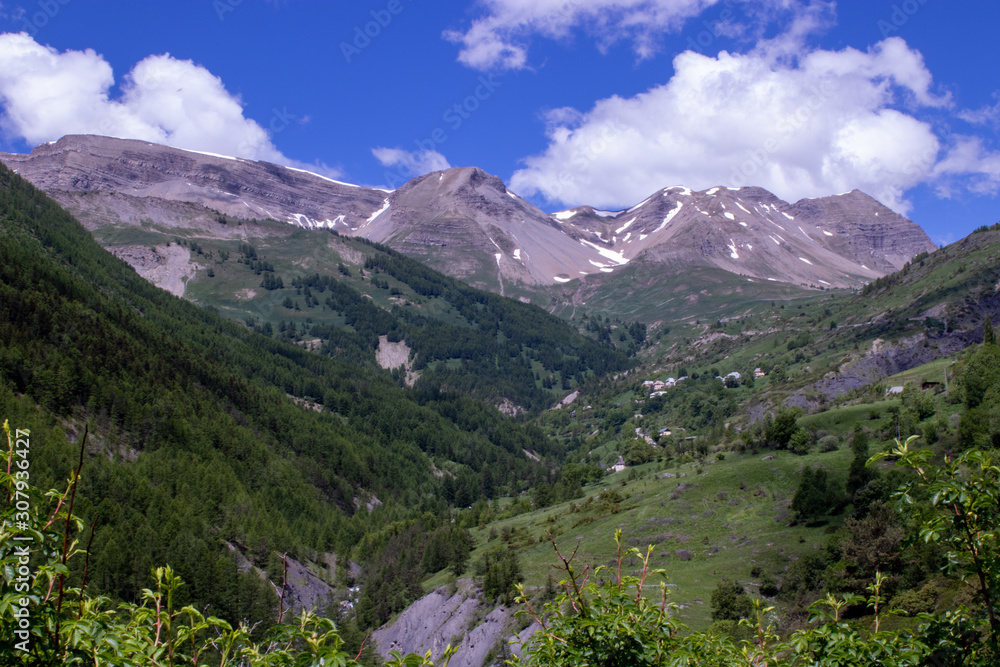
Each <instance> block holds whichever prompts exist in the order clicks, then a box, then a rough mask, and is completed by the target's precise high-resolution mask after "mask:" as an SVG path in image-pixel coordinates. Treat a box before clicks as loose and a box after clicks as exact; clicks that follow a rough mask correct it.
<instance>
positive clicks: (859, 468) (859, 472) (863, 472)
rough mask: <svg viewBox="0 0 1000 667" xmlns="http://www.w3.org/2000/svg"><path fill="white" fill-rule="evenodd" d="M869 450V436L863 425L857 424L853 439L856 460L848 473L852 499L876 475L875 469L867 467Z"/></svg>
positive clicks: (852, 462)
mask: <svg viewBox="0 0 1000 667" xmlns="http://www.w3.org/2000/svg"><path fill="white" fill-rule="evenodd" d="M868 449H869V448H868V435H867V434H866V433H865V432H864V430H863V429H862V428H861V424H855V425H854V437H853V438H852V439H851V450H852V451H853V452H854V459H853V460H852V461H851V467H850V469H849V470H848V472H847V493H848V494H849V495H850V496H851V497H853V496H854V494H855V493H857V492H858V491H859V490H861V489H863V488H864V487H865V486H866V485H867V484H868V482H869V481H871V479H872V477H873V476H874V474H875V469H873V468H868V467H866V466H865V464H866V463H867V462H868V457H869V456H870V454H869V451H868Z"/></svg>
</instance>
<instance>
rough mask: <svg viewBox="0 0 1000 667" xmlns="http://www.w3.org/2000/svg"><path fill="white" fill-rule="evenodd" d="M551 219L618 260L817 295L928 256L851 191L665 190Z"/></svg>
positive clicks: (916, 238)
mask: <svg viewBox="0 0 1000 667" xmlns="http://www.w3.org/2000/svg"><path fill="white" fill-rule="evenodd" d="M553 217H555V218H556V219H557V220H559V221H560V222H561V223H562V224H563V225H564V227H565V228H567V229H572V230H573V234H574V235H575V236H578V237H583V238H587V236H588V235H589V238H590V239H591V240H592V241H593V242H594V243H598V244H600V245H602V246H603V247H605V248H608V249H609V250H611V251H617V252H619V253H621V255H622V256H623V257H624V258H625V259H626V260H632V259H641V260H644V261H647V262H654V263H660V264H664V265H666V266H667V267H671V268H673V270H674V271H676V270H678V269H679V268H680V267H683V266H692V265H708V266H715V267H718V268H722V269H725V270H726V271H729V272H731V273H735V274H738V275H740V276H745V277H747V278H750V279H758V280H773V281H778V282H790V283H796V284H806V285H814V286H817V287H819V286H831V287H846V286H851V285H857V284H858V283H860V282H865V281H868V280H870V279H872V278H875V277H877V276H880V275H884V274H885V273H887V272H890V271H895V270H897V269H899V268H901V267H902V266H903V264H905V263H906V262H907V261H908V260H909V259H910V258H912V257H913V256H914V255H916V254H918V253H920V252H923V251H931V250H934V249H935V248H936V246H935V245H934V244H933V243H932V242H931V241H930V239H929V238H928V237H927V235H926V234H925V233H924V231H923V230H922V229H920V227H918V226H917V225H916V224H914V223H913V222H911V221H909V220H907V219H906V218H903V217H902V216H900V215H898V214H896V213H894V212H893V211H891V210H890V209H888V208H886V207H885V206H882V205H881V204H879V203H878V202H877V201H875V200H874V199H872V198H871V197H869V196H868V195H866V194H864V193H862V192H858V191H856V190H855V191H854V192H850V193H847V194H844V195H837V196H833V197H825V198H823V199H807V200H802V201H800V202H797V203H796V204H789V203H787V202H785V201H782V200H781V199H779V198H778V197H776V196H774V195H773V194H771V193H770V192H768V191H767V190H764V189H763V188H755V187H748V188H723V187H716V188H711V189H709V190H704V191H702V192H694V191H692V190H690V189H688V188H685V187H680V186H675V187H670V188H666V189H664V190H661V191H659V192H657V193H655V194H654V195H653V196H651V197H649V198H648V199H646V200H645V201H644V202H642V203H641V204H639V205H637V206H634V207H632V208H631V209H628V210H627V211H620V212H604V211H594V210H593V209H591V208H589V207H583V208H579V209H571V210H568V211H562V212H560V213H556V214H554V216H553Z"/></svg>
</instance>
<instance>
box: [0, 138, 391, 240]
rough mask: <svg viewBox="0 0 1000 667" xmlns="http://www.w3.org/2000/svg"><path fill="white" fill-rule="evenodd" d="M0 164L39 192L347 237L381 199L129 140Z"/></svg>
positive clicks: (85, 141) (66, 146) (50, 147)
mask: <svg viewBox="0 0 1000 667" xmlns="http://www.w3.org/2000/svg"><path fill="white" fill-rule="evenodd" d="M0 161H3V162H4V163H5V164H6V165H7V166H8V167H10V168H11V169H14V170H15V171H17V172H18V173H20V174H21V175H22V176H23V177H25V178H27V179H28V180H29V181H31V182H32V183H33V184H34V185H35V186H36V187H39V188H41V189H42V190H45V191H46V192H53V191H62V192H100V193H102V194H120V195H125V196H128V197H139V198H147V197H154V198H157V199H162V200H167V201H180V202H192V203H196V204H201V205H202V206H205V207H208V208H211V209H214V210H216V211H220V212H222V213H225V214H227V215H232V216H235V217H239V218H273V219H275V220H281V221H285V222H290V223H293V224H297V225H300V226H303V227H329V228H334V229H339V230H350V229H351V228H353V227H357V226H359V225H361V224H362V223H364V222H365V221H366V220H367V219H368V218H369V217H370V216H371V215H372V213H374V212H376V211H378V210H380V209H381V208H382V207H383V206H384V204H385V198H386V196H387V195H388V193H387V192H384V191H381V190H373V189H370V188H361V187H358V186H355V185H349V184H346V183H339V182H337V181H333V180H330V179H327V178H324V177H322V176H318V175H316V174H311V173H308V172H304V171H299V170H295V169H290V168H288V167H279V166H277V165H274V164H270V163H267V162H254V161H251V160H244V159H238V158H228V157H223V156H215V155H209V154H205V153H196V152H193V151H185V150H181V149H178V148H170V147H167V146H160V145H157V144H151V143H148V142H145V141H134V140H130V139H113V138H109V137H97V136H90V135H86V136H80V135H71V136H66V137H63V138H62V139H60V140H59V141H57V142H55V143H52V144H43V145H41V146H39V147H37V148H35V150H33V151H32V152H31V154H30V155H15V154H8V153H2V154H0Z"/></svg>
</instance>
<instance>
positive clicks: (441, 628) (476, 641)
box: [372, 579, 534, 667]
mask: <svg viewBox="0 0 1000 667" xmlns="http://www.w3.org/2000/svg"><path fill="white" fill-rule="evenodd" d="M483 606H484V605H483V603H482V602H480V600H479V596H478V595H477V591H475V590H474V589H473V587H472V584H471V582H470V581H469V580H468V579H461V580H459V586H458V590H457V591H456V592H455V593H454V594H449V593H448V592H447V591H446V590H445V589H444V588H439V589H437V590H436V591H434V592H432V593H428V594H427V595H425V596H424V597H422V598H420V599H419V600H417V601H416V602H414V603H413V604H412V605H410V606H409V607H408V608H407V609H406V611H404V612H403V613H402V614H400V616H399V618H398V619H396V621H395V622H394V623H392V624H390V625H387V626H385V627H383V628H380V629H378V630H376V631H375V632H374V634H373V635H372V638H373V639H374V640H375V642H376V645H377V646H378V651H379V653H381V654H382V655H383V656H384V657H388V655H389V652H390V651H399V652H400V653H402V654H404V655H405V654H407V653H419V654H421V655H423V654H424V653H426V652H427V651H428V650H429V651H431V654H432V655H433V657H434V658H435V659H438V658H440V657H441V654H442V653H443V652H444V650H445V648H446V647H447V646H448V645H449V644H451V643H452V640H453V639H458V638H459V637H461V643H460V644H459V645H458V651H457V652H456V653H455V655H454V657H452V659H451V662H450V663H449V665H452V666H454V667H487V664H486V662H485V661H486V657H487V654H488V653H489V652H490V650H491V649H493V648H494V647H497V646H500V645H504V646H506V645H507V642H508V641H509V640H510V639H511V637H512V636H514V635H515V630H516V628H515V627H514V613H513V610H512V609H508V608H507V607H497V608H495V609H493V610H491V611H490V612H489V613H488V614H486V616H485V617H482V620H477V612H479V613H481V612H480V608H481V607H483ZM533 633H534V629H533V628H531V627H528V628H526V629H525V631H522V632H521V633H520V634H518V635H517V637H518V639H519V642H517V643H515V644H514V645H512V646H509V647H508V649H509V650H511V652H519V644H520V642H523V641H527V640H528V639H529V638H530V636H531V635H532V634H533Z"/></svg>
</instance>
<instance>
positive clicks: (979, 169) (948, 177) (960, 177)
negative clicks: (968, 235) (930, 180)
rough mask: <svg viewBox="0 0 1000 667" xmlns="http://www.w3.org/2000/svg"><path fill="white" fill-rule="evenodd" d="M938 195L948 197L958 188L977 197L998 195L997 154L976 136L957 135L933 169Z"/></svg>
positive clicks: (999, 163) (999, 160) (999, 166)
mask: <svg viewBox="0 0 1000 667" xmlns="http://www.w3.org/2000/svg"><path fill="white" fill-rule="evenodd" d="M934 174H935V176H936V177H938V181H937V183H936V186H937V192H938V195H940V196H941V197H945V198H947V197H950V196H952V194H953V191H954V190H955V189H957V188H958V187H959V186H957V185H956V181H959V182H960V184H961V185H963V186H964V187H967V188H968V189H969V190H970V191H972V192H974V193H976V194H983V195H996V194H998V193H1000V152H997V151H990V150H989V149H988V148H986V147H985V146H984V145H983V141H982V139H980V138H979V137H969V136H959V137H956V139H955V141H954V142H953V145H952V146H951V147H950V148H949V150H948V152H947V154H946V155H945V156H944V158H942V159H941V161H940V162H938V164H937V165H935V167H934Z"/></svg>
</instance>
